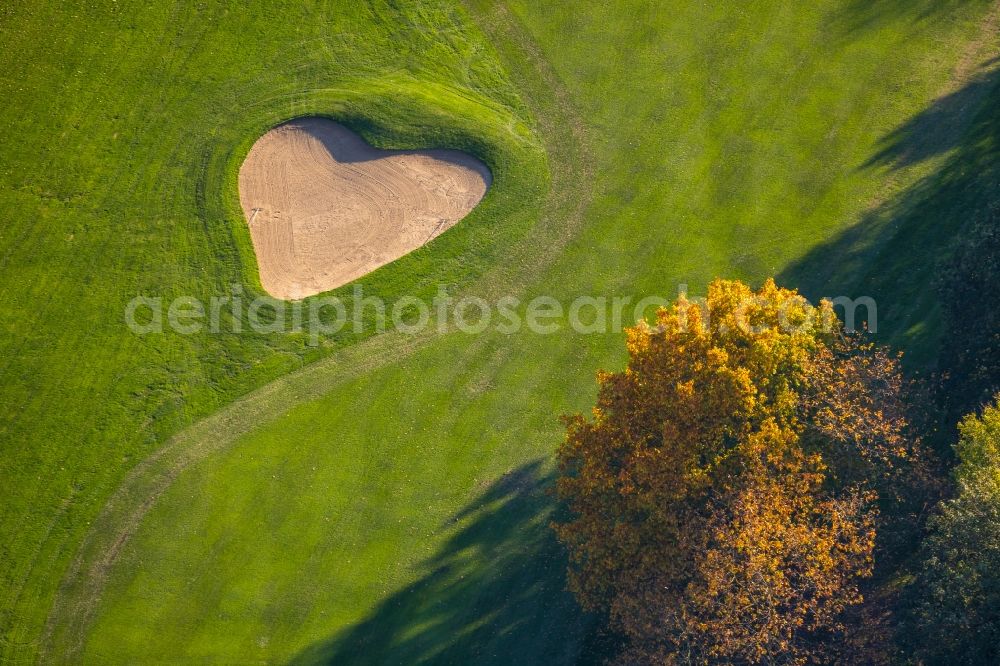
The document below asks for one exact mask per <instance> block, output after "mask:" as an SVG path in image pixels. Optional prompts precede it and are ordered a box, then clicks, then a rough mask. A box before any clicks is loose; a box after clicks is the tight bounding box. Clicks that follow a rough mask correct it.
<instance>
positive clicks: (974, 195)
mask: <svg viewBox="0 0 1000 666" xmlns="http://www.w3.org/2000/svg"><path fill="white" fill-rule="evenodd" d="M995 65H996V61H995V60H992V61H990V62H988V63H983V64H982V65H981V66H980V68H979V69H978V70H977V74H976V75H975V76H973V77H972V78H971V79H970V80H969V81H968V82H967V84H966V85H964V86H963V87H962V89H961V90H958V91H957V92H954V93H952V94H951V95H948V96H946V97H943V98H941V99H938V100H937V101H936V102H934V103H933V104H932V105H931V106H930V107H928V108H927V109H926V110H924V111H923V112H922V113H920V114H918V115H917V116H916V117H914V118H912V119H911V120H910V121H908V122H907V123H905V124H904V125H903V126H901V127H900V128H898V129H896V130H895V131H893V132H892V133H890V134H889V135H888V136H886V137H885V139H884V140H883V142H882V145H881V146H880V148H879V151H878V153H877V154H876V155H875V156H873V157H872V158H871V160H869V162H868V163H866V164H865V165H864V166H863V167H862V168H872V167H879V166H881V167H888V168H889V169H890V170H895V169H901V168H903V167H907V166H912V165H914V164H918V163H921V162H924V161H926V160H928V159H931V158H935V157H940V158H941V159H942V161H941V165H940V166H939V167H936V168H935V169H934V170H933V172H932V173H929V174H927V175H926V176H924V177H923V178H921V179H920V180H919V181H918V182H916V183H915V184H913V185H912V186H910V187H907V188H905V189H903V190H902V191H899V192H896V193H892V194H890V195H889V196H888V197H887V199H886V200H884V201H882V202H880V203H878V204H877V205H876V206H875V207H874V208H872V209H871V210H870V211H869V212H867V213H866V214H865V215H864V216H863V217H862V219H861V220H860V222H858V223H857V224H855V225H854V226H852V227H850V228H849V229H847V230H846V231H844V232H843V233H841V234H840V235H839V236H837V237H835V238H833V239H832V240H830V241H828V242H826V243H823V244H821V245H819V246H817V247H816V248H814V249H813V250H811V251H810V252H809V253H807V254H806V255H805V256H804V257H803V258H802V259H801V260H799V261H798V262H796V263H794V264H792V265H791V266H789V267H788V268H786V269H785V270H784V271H783V272H782V274H781V275H780V276H779V279H780V280H781V281H782V282H783V283H784V284H787V285H792V286H796V287H798V288H799V289H800V291H802V293H803V294H804V295H806V296H807V297H808V298H810V299H812V300H816V299H819V298H821V297H832V296H839V295H846V296H849V297H850V298H858V297H861V296H869V297H871V298H873V299H874V300H875V302H876V304H877V319H876V321H875V322H874V323H875V324H876V325H877V331H876V332H877V334H878V338H879V340H881V341H882V342H888V343H890V344H893V345H895V346H897V347H898V348H900V349H902V350H905V351H906V352H907V355H908V357H909V364H910V366H911V367H913V368H917V369H931V368H933V366H934V363H935V360H936V358H937V354H938V351H939V348H940V343H941V341H940V339H939V330H940V323H941V312H940V303H939V302H938V298H937V291H936V286H935V280H936V277H937V273H938V267H939V265H940V262H941V261H942V259H944V258H946V257H947V256H948V255H950V253H951V251H952V248H953V246H954V243H955V241H956V239H958V238H959V237H960V236H961V234H962V233H963V230H965V229H967V228H968V226H969V225H970V223H972V222H973V221H974V220H976V219H977V218H979V217H981V216H982V215H984V214H985V213H986V212H987V211H988V209H989V207H990V206H991V204H992V203H993V202H995V201H997V200H1000V113H997V109H1000V75H998V71H1000V68H997V67H996V66H995ZM858 314H859V315H860V316H861V318H862V319H864V308H860V309H859V310H858Z"/></svg>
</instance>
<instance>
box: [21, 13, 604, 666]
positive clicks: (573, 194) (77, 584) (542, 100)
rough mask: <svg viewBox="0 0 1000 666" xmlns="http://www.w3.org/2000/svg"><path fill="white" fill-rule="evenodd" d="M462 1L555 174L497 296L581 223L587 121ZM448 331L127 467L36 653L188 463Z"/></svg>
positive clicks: (375, 356) (348, 368) (253, 408)
mask: <svg viewBox="0 0 1000 666" xmlns="http://www.w3.org/2000/svg"><path fill="white" fill-rule="evenodd" d="M469 11H470V13H471V14H472V15H473V16H474V18H475V19H476V21H477V22H478V23H479V25H480V27H481V28H482V29H483V30H484V31H485V32H486V33H487V35H488V36H489V37H490V38H491V39H492V40H493V42H494V44H495V46H496V47H497V48H498V50H499V49H503V50H501V54H502V59H506V60H508V61H509V62H508V63H507V64H508V67H509V69H510V70H511V77H512V79H514V82H515V83H517V84H519V85H520V87H521V89H522V90H524V91H526V92H529V93H530V95H529V96H528V99H526V100H525V103H526V104H527V105H528V106H529V108H530V109H531V112H532V113H533V114H534V116H535V118H536V120H537V122H538V125H539V130H540V132H539V133H540V135H541V137H542V140H543V142H544V144H545V147H546V152H547V154H548V157H549V171H550V175H551V178H552V181H551V187H550V189H549V192H548V193H547V195H546V200H545V204H544V208H543V213H542V216H541V219H540V220H539V223H538V224H536V225H535V227H534V228H533V229H532V231H531V232H530V233H529V234H528V235H527V236H526V237H525V238H524V239H523V240H522V241H521V242H519V243H518V244H517V245H516V246H515V247H514V248H513V250H514V251H513V252H511V254H510V257H511V259H513V260H515V261H511V262H510V263H509V264H503V265H500V264H497V265H494V266H493V267H491V268H490V269H489V270H487V271H486V272H485V274H484V275H483V277H482V278H481V279H480V280H479V282H478V283H477V288H475V290H474V291H475V293H476V294H477V295H479V296H482V297H484V298H487V299H489V298H494V299H495V298H498V297H499V296H501V295H507V294H516V293H518V292H521V291H523V290H524V289H525V288H527V287H528V286H530V285H531V284H532V283H533V282H534V281H535V280H536V279H537V278H538V277H539V276H540V275H541V274H542V273H543V272H544V271H545V270H546V269H547V267H548V266H549V265H550V264H551V263H552V261H553V260H554V259H555V257H557V256H558V255H559V253H560V251H561V250H562V248H563V247H564V246H565V245H566V243H568V242H569V240H570V239H572V238H573V237H574V236H575V235H576V234H577V233H578V231H579V230H580V228H581V226H582V223H583V214H584V212H585V210H586V209H587V207H588V205H589V203H590V197H591V188H590V187H589V184H590V182H591V180H592V168H593V167H592V160H591V159H590V150H589V149H588V143H589V141H588V136H587V130H586V128H585V125H584V123H583V121H582V120H581V119H580V116H579V115H578V114H577V112H576V109H575V107H574V105H573V102H572V100H571V99H570V95H569V93H568V92H567V91H566V90H565V88H564V87H563V86H562V83H561V82H560V81H559V79H558V77H557V76H556V74H555V72H554V71H553V69H552V68H551V66H550V65H549V63H548V62H547V61H546V60H545V59H544V57H543V56H542V53H541V50H540V49H539V48H538V46H537V45H536V44H535V43H534V42H533V41H532V40H531V38H530V36H529V35H528V33H527V31H526V30H524V29H523V27H522V26H520V25H519V24H518V22H517V20H516V18H515V17H513V16H512V15H511V14H510V12H509V11H508V10H507V9H506V7H501V6H497V7H493V8H492V9H491V10H490V11H489V13H482V12H480V11H478V10H477V9H476V8H473V7H469ZM516 59H523V62H518V61H516ZM467 291H469V292H471V291H473V289H469V290H467ZM445 334H447V331H441V332H439V331H437V330H436V327H429V328H428V329H426V332H425V333H422V334H419V335H403V334H400V333H386V334H383V335H378V336H376V337H374V338H370V339H368V340H366V341H364V342H361V343H359V344H357V345H353V346H351V347H349V348H346V349H344V350H342V351H340V352H336V353H334V354H333V355H332V356H330V357H328V358H326V359H324V360H321V361H318V362H316V363H313V364H311V365H309V366H306V367H305V368H302V369H300V370H297V371H295V372H293V373H291V374H289V375H287V376H285V377H283V378H281V379H279V380H276V381H274V382H272V383H270V384H267V385H265V386H263V387H261V388H259V389H257V390H255V391H253V392H251V393H249V394H247V395H246V396H244V397H243V398H240V399H239V400H237V401H235V402H234V403H232V404H230V405H229V406H227V407H225V408H223V409H222V410H220V411H218V412H216V413H215V414H213V415H212V416H209V417H207V418H205V419H203V420H201V421H199V422H197V423H195V424H193V425H192V426H190V427H188V428H186V429H185V430H183V431H181V432H180V433H178V434H177V435H175V436H174V437H172V438H171V439H170V440H169V441H168V442H167V443H166V444H165V445H164V446H163V447H161V448H160V449H159V450H157V451H156V452H155V453H154V454H152V455H151V456H150V457H148V458H146V459H145V460H144V461H143V462H141V463H139V464H138V465H137V466H136V467H134V468H133V469H132V471H131V472H130V473H129V474H128V476H127V477H126V478H125V481H124V482H123V483H122V484H121V486H119V488H118V490H116V491H115V493H114V494H113V495H112V496H111V498H110V499H109V500H108V502H107V503H106V504H105V505H104V507H103V508H102V510H101V512H100V514H99V515H98V517H97V518H96V519H95V520H94V522H93V524H92V525H91V528H90V530H89V531H88V532H87V535H86V536H85V537H84V540H83V542H82V543H81V545H80V547H79V549H78V551H77V554H76V556H75V557H74V559H73V562H72V563H71V565H70V567H69V570H68V571H67V572H66V575H65V577H64V578H63V580H62V582H61V584H60V586H59V590H58V592H57V594H56V598H55V600H54V602H53V606H52V610H51V611H50V613H49V617H48V621H47V622H46V625H45V630H44V633H43V635H42V637H41V641H40V646H39V658H40V661H42V662H45V663H48V662H52V661H75V660H77V659H78V658H79V656H80V653H81V652H82V650H83V647H84V643H85V640H86V637H87V635H88V632H89V630H90V627H91V625H92V623H93V621H94V618H95V616H96V611H97V607H98V605H99V602H100V600H101V594H102V591H103V587H104V583H105V581H106V579H107V576H108V574H109V572H110V571H111V568H112V567H113V566H114V564H115V562H116V561H117V560H118V556H119V554H120V553H121V551H122V549H123V548H124V546H125V545H126V544H127V543H128V541H129V539H130V538H131V537H132V536H133V535H134V533H135V531H136V530H137V528H138V526H139V525H140V523H141V522H142V520H143V518H144V517H145V516H146V514H147V513H148V512H149V510H150V509H151V508H152V507H153V505H154V504H155V503H156V501H157V500H158V499H159V498H160V497H161V496H162V495H163V493H164V492H165V491H166V489H167V488H169V487H170V485H171V484H172V483H173V482H174V480H176V479H177V477H178V476H179V475H180V474H181V473H182V472H183V471H184V470H185V469H187V468H188V467H190V466H191V465H193V464H195V463H197V462H199V461H201V460H203V459H205V458H207V457H208V456H210V455H212V454H214V453H218V452H221V451H223V450H225V449H226V448H228V447H229V446H231V445H232V444H233V443H235V442H236V441H237V440H238V439H239V438H241V437H242V436H244V435H246V434H248V433H250V432H251V431H253V430H254V429H256V428H258V427H260V426H262V425H264V424H266V423H268V422H271V421H273V420H274V419H276V418H278V417H280V416H282V415H283V414H285V413H287V411H288V410H289V409H291V408H292V407H294V406H296V405H299V404H301V403H303V402H306V401H309V400H313V399H316V398H319V397H321V396H323V395H325V394H326V393H329V392H330V391H332V390H333V389H334V388H335V387H337V386H339V385H341V384H343V383H345V382H347V381H350V380H351V379H354V378H356V377H359V376H361V375H363V374H365V373H367V372H370V371H373V370H375V369H377V368H380V367H383V366H386V365H389V364H391V363H393V362H394V361H399V360H402V359H405V358H407V357H408V356H410V355H411V354H412V353H413V352H415V351H417V350H419V349H421V348H422V347H424V346H425V345H427V344H429V343H431V342H432V341H433V340H435V339H438V338H439V337H441V336H442V335H445ZM60 648H61V649H60Z"/></svg>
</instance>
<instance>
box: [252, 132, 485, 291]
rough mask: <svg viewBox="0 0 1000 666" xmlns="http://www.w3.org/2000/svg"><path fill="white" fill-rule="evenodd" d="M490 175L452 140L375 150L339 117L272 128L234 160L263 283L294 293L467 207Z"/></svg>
mask: <svg viewBox="0 0 1000 666" xmlns="http://www.w3.org/2000/svg"><path fill="white" fill-rule="evenodd" d="M491 182H492V175H491V174H490V170H489V168H488V167H487V166H486V165H485V164H483V163H482V162H481V161H479V160H478V159H476V158H474V157H472V156H470V155H467V154H465V153H462V152H459V151H456V150H379V149H377V148H373V147H372V146H370V145H368V144H367V143H366V142H365V141H364V140H363V139H362V138H361V137H360V136H358V135H357V134H355V133H354V132H352V131H351V130H349V129H347V128H346V127H344V126H343V125H340V124H338V123H335V122H333V121H331V120H327V119H324V118H302V119H298V120H294V121H291V122H288V123H285V124H283V125H280V126H279V127H276V128H274V129H273V130H271V131H270V132H268V133H267V134H265V135H264V136H262V137H261V138H260V139H259V140H258V141H257V142H256V143H255V144H254V145H253V148H251V149H250V153H249V154H248V155H247V158H246V160H245V161H244V162H243V166H242V167H240V174H239V190H240V204H241V205H242V207H243V213H244V215H245V216H246V220H247V224H248V226H249V227H250V237H251V239H252V240H253V247H254V251H255V252H256V254H257V264H258V266H259V267H260V281H261V285H262V286H263V287H264V289H265V290H266V291H267V293H269V294H270V295H271V296H274V297H275V298H281V299H287V300H296V299H301V298H305V297H307V296H312V295H314V294H318V293H321V292H324V291H329V290H330V289H334V288H336V287H339V286H342V285H344V284H347V283H349V282H352V281H354V280H356V279H358V278H360V277H362V276H363V275H366V274H368V273H370V272H371V271H373V270H375V269H376V268H378V267H379V266H383V265H385V264H387V263H389V262H391V261H394V260H396V259H398V258H400V257H402V256H403V255H405V254H407V253H409V252H412V251H413V250H415V249H417V248H419V247H421V246H422V245H424V244H426V243H427V242H429V241H430V240H431V239H433V238H435V237H437V236H439V235H441V234H442V233H444V232H445V231H446V230H448V229H449V228H450V227H452V226H454V225H455V223H457V222H458V221H459V220H461V219H462V218H463V217H465V216H466V215H468V213H469V211H471V210H472V209H473V208H474V207H475V206H476V204H478V203H479V202H480V200H482V198H483V196H484V195H485V194H486V190H487V188H489V186H490V183H491Z"/></svg>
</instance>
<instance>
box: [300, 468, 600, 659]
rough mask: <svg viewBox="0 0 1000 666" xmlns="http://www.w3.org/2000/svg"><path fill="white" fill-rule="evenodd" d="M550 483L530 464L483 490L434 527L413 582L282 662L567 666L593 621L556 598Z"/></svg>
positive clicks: (560, 568) (559, 579)
mask: <svg viewBox="0 0 1000 666" xmlns="http://www.w3.org/2000/svg"><path fill="white" fill-rule="evenodd" d="M551 484H552V476H551V474H550V473H543V471H542V463H541V462H540V461H534V462H531V463H528V464H526V465H523V466H521V467H519V468H518V469H516V470H514V471H512V472H510V473H508V474H506V475H505V476H503V477H501V478H500V479H498V480H496V481H495V482H493V483H492V484H491V485H490V486H489V487H488V488H486V489H485V490H484V491H483V492H482V493H481V494H480V495H479V496H478V497H477V498H476V499H475V500H474V501H473V502H472V503H470V504H469V506H467V507H465V508H464V509H462V510H461V511H460V512H458V513H457V514H456V515H454V516H453V517H452V518H451V519H450V520H449V521H448V524H446V525H444V526H442V529H448V530H453V533H452V535H451V537H450V538H449V539H448V540H447V542H446V543H445V545H444V546H443V547H442V548H441V550H440V552H438V553H437V554H436V555H435V556H433V557H431V558H430V559H428V560H427V561H425V562H424V563H423V564H422V565H421V568H422V570H423V574H422V576H421V577H420V579H419V580H417V581H416V582H414V583H412V584H410V585H409V586H407V587H405V588H404V589H402V590H400V591H399V592H396V593H395V594H393V595H392V596H391V597H389V598H387V599H385V600H384V601H382V602H381V603H380V604H379V605H378V606H377V607H376V608H375V609H374V610H373V611H372V612H371V614H370V615H369V616H368V617H367V618H366V619H364V620H363V621H361V622H360V623H358V624H356V625H354V626H352V627H350V628H348V629H346V630H344V631H342V632H340V633H338V634H337V635H335V636H332V637H331V638H329V639H328V640H325V641H321V642H319V643H317V644H314V645H312V646H310V647H309V648H307V649H306V650H304V651H303V652H302V653H300V654H299V655H297V656H296V657H295V659H294V660H293V661H292V663H293V664H299V665H305V664H427V663H434V664H473V663H474V664H510V663H521V664H572V663H577V662H578V660H579V659H580V656H581V653H582V652H584V651H586V650H587V645H586V641H587V636H588V631H589V629H590V627H591V625H592V624H593V619H592V618H590V617H589V616H587V615H585V614H583V613H582V611H581V610H580V609H579V607H578V606H577V605H576V602H575V601H574V600H573V598H572V597H571V595H570V594H569V593H568V592H567V591H566V586H565V578H564V572H565V567H566V558H565V555H564V553H563V552H562V550H561V548H560V547H559V545H558V543H557V542H556V541H555V540H554V538H553V535H552V531H551V529H550V528H549V526H548V524H549V521H550V520H551V518H552V512H553V510H554V506H555V503H554V501H553V497H552V496H551V493H549V492H548V490H549V488H550V487H551Z"/></svg>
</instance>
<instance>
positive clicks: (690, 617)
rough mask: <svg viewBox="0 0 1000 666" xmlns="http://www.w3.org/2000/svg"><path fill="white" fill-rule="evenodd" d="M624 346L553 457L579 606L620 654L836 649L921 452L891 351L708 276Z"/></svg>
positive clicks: (832, 322)
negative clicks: (883, 523) (881, 504)
mask: <svg viewBox="0 0 1000 666" xmlns="http://www.w3.org/2000/svg"><path fill="white" fill-rule="evenodd" d="M627 350H628V357H629V360H628V364H627V367H626V369H625V370H624V371H622V372H613V373H600V374H599V376H598V382H599V395H598V399H597V404H596V406H595V407H594V410H593V417H592V418H591V419H587V418H585V417H584V416H582V415H575V416H571V417H568V418H567V419H566V427H567V431H566V439H565V441H564V442H563V443H562V445H561V447H560V449H559V452H558V458H559V465H560V478H559V479H558V483H557V489H558V493H559V495H560V497H561V498H562V499H563V500H564V502H565V504H566V506H567V508H568V518H567V520H565V521H564V522H561V523H558V524H556V525H554V527H555V530H556V532H557V535H558V536H559V538H560V540H561V541H562V542H563V543H564V544H565V545H566V546H567V548H568V550H569V554H570V562H571V564H570V570H569V580H570V586H571V588H572V589H573V591H574V592H575V594H576V595H577V597H578V599H579V600H580V601H581V603H582V604H583V605H584V606H585V607H587V608H590V609H600V610H602V611H605V612H606V613H607V615H608V617H609V619H610V622H611V624H612V626H613V627H614V629H616V630H617V631H619V632H620V633H622V634H623V635H624V636H625V637H626V639H627V645H626V646H625V648H624V651H623V652H622V654H621V655H620V660H621V661H622V662H623V663H633V662H648V661H651V660H655V661H658V662H662V663H716V662H724V663H731V662H734V661H742V662H760V661H766V660H768V659H771V658H774V657H777V656H779V655H780V661H782V663H806V662H807V661H810V660H813V659H817V658H824V656H829V654H830V651H831V650H832V649H833V648H832V646H833V645H834V644H835V643H836V641H835V640H830V639H832V638H835V637H836V636H838V634H839V633H840V632H842V630H843V627H842V623H841V619H840V618H841V617H842V615H843V612H844V611H845V609H847V608H849V607H851V606H853V605H855V604H858V603H859V602H860V601H861V591H860V585H859V584H860V581H861V580H862V579H864V578H865V577H867V576H870V575H871V573H872V567H873V555H874V549H875V534H876V528H877V526H878V520H879V518H878V516H879V514H878V507H877V500H878V499H879V497H880V496H882V498H883V499H885V498H886V497H887V496H888V495H889V494H890V493H888V489H889V488H891V487H892V485H893V484H892V483H891V480H892V478H893V476H894V475H896V474H897V472H898V470H899V469H901V468H902V467H903V466H902V465H901V464H900V463H903V462H910V461H912V460H914V459H915V458H916V457H917V455H916V454H917V446H916V445H915V444H914V443H913V441H912V440H911V439H909V438H908V437H907V433H906V430H907V420H906V417H905V409H904V406H905V403H904V400H903V386H904V384H903V380H902V378H901V374H900V371H899V366H898V361H897V359H896V358H894V357H890V356H889V355H887V354H886V353H885V352H883V351H881V350H879V349H877V348H875V347H873V346H872V345H870V344H867V343H865V342H864V341H863V340H862V339H861V338H860V337H858V336H848V335H845V334H843V333H842V332H841V328H840V325H839V321H838V320H837V317H836V315H835V314H834V312H833V309H832V307H831V306H830V304H829V303H825V302H824V303H822V304H821V305H819V306H812V305H810V304H809V303H808V302H807V301H806V300H805V299H804V298H802V297H801V296H799V295H798V294H797V293H796V292H793V291H788V290H785V289H781V288H779V287H777V286H776V285H775V284H774V282H773V281H770V280H769V281H768V282H767V283H766V284H765V285H764V286H763V287H762V288H761V289H760V290H758V291H753V290H751V289H750V288H749V287H747V286H746V285H744V284H742V283H740V282H735V281H723V280H719V281H716V282H714V283H713V284H711V285H710V287H709V290H708V295H707V298H706V299H703V300H701V301H689V300H687V299H685V298H682V299H680V300H679V301H678V302H677V303H676V304H674V305H673V306H672V307H671V308H669V309H668V308H664V309H661V310H660V311H659V312H658V314H657V319H656V325H655V326H654V325H650V324H647V323H644V322H641V323H640V324H639V325H638V326H636V327H634V328H632V329H629V330H628V331H627Z"/></svg>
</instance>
